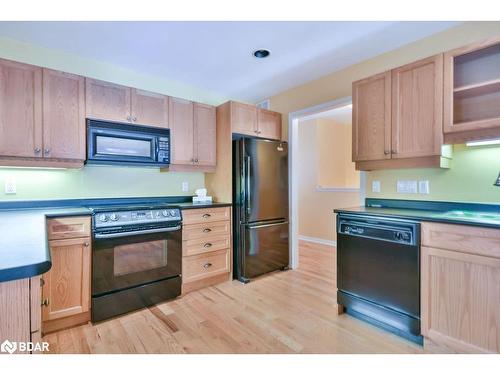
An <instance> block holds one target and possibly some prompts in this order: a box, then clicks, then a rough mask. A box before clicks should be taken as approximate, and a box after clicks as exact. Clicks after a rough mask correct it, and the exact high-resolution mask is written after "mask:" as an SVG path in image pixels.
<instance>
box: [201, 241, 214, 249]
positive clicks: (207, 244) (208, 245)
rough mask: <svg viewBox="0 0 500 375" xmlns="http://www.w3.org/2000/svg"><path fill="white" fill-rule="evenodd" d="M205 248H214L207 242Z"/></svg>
mask: <svg viewBox="0 0 500 375" xmlns="http://www.w3.org/2000/svg"><path fill="white" fill-rule="evenodd" d="M203 247H204V248H209V247H212V244H211V243H210V242H207V243H206V244H205V245H203Z"/></svg>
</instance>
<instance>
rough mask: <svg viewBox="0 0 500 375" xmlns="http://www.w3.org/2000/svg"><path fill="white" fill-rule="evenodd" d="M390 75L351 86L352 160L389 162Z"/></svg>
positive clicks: (377, 76) (365, 80) (376, 76)
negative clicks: (386, 160) (387, 160)
mask: <svg viewBox="0 0 500 375" xmlns="http://www.w3.org/2000/svg"><path fill="white" fill-rule="evenodd" d="M391 90H392V86H391V72H386V73H382V74H377V75H375V76H373V77H369V78H366V79H362V80H360V81H356V82H354V83H353V84H352V103H353V111H352V135H353V136H352V160H353V161H355V162H356V161H368V160H383V159H390V158H391V97H392V96H391Z"/></svg>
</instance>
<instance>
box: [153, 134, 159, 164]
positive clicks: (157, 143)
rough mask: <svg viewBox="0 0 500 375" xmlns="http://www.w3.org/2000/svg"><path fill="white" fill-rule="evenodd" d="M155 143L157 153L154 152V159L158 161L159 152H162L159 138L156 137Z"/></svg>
mask: <svg viewBox="0 0 500 375" xmlns="http://www.w3.org/2000/svg"><path fill="white" fill-rule="evenodd" d="M154 143H155V154H154V159H155V161H158V160H159V159H158V154H159V152H160V142H158V138H154Z"/></svg>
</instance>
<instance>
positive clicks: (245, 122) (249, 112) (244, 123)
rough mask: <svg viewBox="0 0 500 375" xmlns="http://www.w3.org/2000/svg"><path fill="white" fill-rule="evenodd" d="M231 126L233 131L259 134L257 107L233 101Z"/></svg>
mask: <svg viewBox="0 0 500 375" xmlns="http://www.w3.org/2000/svg"><path fill="white" fill-rule="evenodd" d="M231 127H232V132H233V133H238V134H244V135H252V136H257V132H258V128H257V107H255V106H253V105H249V104H243V103H237V102H231Z"/></svg>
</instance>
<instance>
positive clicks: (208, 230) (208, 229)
mask: <svg viewBox="0 0 500 375" xmlns="http://www.w3.org/2000/svg"><path fill="white" fill-rule="evenodd" d="M211 231H212V229H210V228H205V229H203V233H208V232H211Z"/></svg>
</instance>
